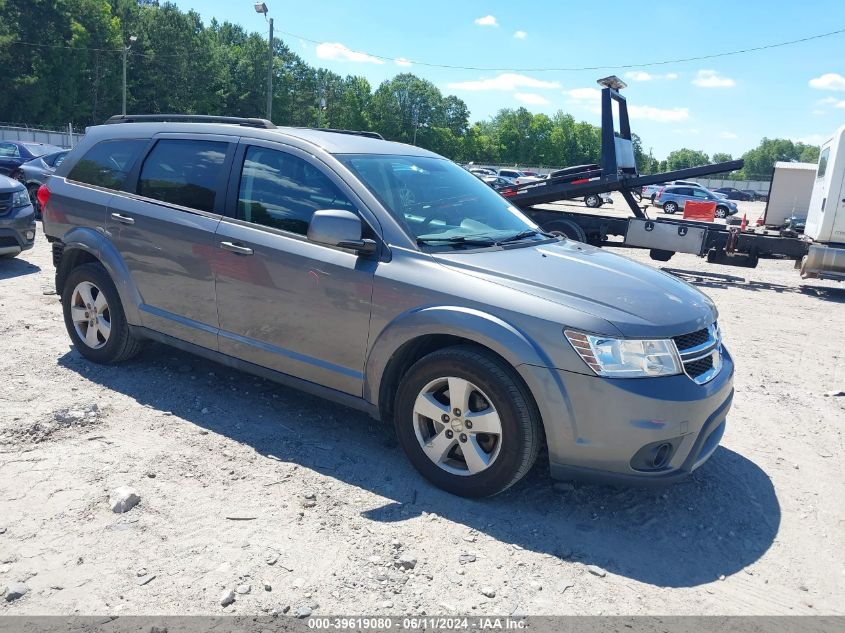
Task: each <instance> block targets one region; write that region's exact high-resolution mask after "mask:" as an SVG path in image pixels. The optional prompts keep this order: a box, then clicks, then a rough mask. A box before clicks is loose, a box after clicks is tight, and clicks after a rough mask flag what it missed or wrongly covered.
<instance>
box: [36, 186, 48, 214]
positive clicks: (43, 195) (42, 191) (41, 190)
mask: <svg viewBox="0 0 845 633" xmlns="http://www.w3.org/2000/svg"><path fill="white" fill-rule="evenodd" d="M37 197H38V204H39V205H41V213H42V214H43V213H44V212H45V211H46V210H47V201H48V200H50V190H49V189H47V185H41V186H40V187H38V194H37Z"/></svg>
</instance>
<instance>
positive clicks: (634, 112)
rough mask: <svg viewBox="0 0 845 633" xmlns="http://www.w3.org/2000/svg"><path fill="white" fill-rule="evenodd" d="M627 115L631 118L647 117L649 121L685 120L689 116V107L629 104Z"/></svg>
mask: <svg viewBox="0 0 845 633" xmlns="http://www.w3.org/2000/svg"><path fill="white" fill-rule="evenodd" d="M628 115H629V116H630V117H631V118H632V119H647V120H649V121H658V122H660V123H665V122H666V121H686V120H687V119H688V118H689V108H655V107H653V106H647V105H629V106H628Z"/></svg>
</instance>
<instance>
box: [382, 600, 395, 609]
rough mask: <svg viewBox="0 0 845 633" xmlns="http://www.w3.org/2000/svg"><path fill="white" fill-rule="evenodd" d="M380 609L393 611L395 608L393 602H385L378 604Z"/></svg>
mask: <svg viewBox="0 0 845 633" xmlns="http://www.w3.org/2000/svg"><path fill="white" fill-rule="evenodd" d="M378 606H379V609H391V608H393V600H384V601H382V602H379V603H378Z"/></svg>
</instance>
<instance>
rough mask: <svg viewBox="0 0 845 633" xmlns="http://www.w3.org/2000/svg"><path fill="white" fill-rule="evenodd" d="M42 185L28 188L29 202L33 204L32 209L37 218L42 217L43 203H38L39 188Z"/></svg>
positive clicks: (30, 185) (32, 185) (31, 185)
mask: <svg viewBox="0 0 845 633" xmlns="http://www.w3.org/2000/svg"><path fill="white" fill-rule="evenodd" d="M39 186H40V185H36V184H34V183H33V184H29V185H27V186H26V190H27V193H29V201H30V202H31V203H32V208H33V209H35V217H36V218H40V217H41V203H40V202H38V187H39Z"/></svg>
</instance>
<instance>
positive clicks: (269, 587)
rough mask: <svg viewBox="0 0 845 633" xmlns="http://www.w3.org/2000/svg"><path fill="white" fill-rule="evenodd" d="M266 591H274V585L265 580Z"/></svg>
mask: <svg viewBox="0 0 845 633" xmlns="http://www.w3.org/2000/svg"><path fill="white" fill-rule="evenodd" d="M264 591H273V585H271V584H270V583H269V582H265V583H264Z"/></svg>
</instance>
